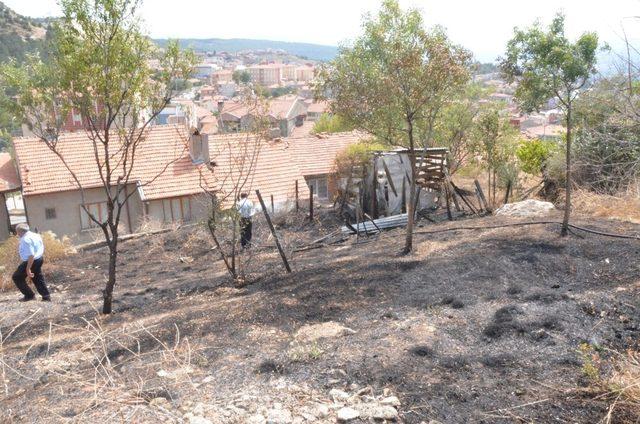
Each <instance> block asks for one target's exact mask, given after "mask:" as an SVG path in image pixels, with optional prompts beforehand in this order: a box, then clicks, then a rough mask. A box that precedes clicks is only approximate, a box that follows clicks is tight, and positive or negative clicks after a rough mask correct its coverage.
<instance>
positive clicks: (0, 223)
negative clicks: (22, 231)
mask: <svg viewBox="0 0 640 424" xmlns="http://www.w3.org/2000/svg"><path fill="white" fill-rule="evenodd" d="M0 200H2V204H1V205H0V241H5V240H6V239H8V238H9V235H11V233H10V232H9V212H8V211H7V201H6V197H5V195H4V193H3V194H1V195H0Z"/></svg>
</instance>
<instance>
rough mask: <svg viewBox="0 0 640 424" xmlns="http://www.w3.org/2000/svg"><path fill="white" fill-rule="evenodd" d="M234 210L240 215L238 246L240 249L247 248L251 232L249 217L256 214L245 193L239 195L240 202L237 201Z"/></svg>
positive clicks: (251, 226)
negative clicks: (240, 246) (239, 245)
mask: <svg viewBox="0 0 640 424" xmlns="http://www.w3.org/2000/svg"><path fill="white" fill-rule="evenodd" d="M236 208H237V209H238V213H239V214H240V244H241V245H242V247H247V246H249V244H250V243H251V236H252V231H253V224H252V222H251V217H252V216H253V215H254V214H255V213H256V212H255V210H254V208H253V202H251V200H249V196H248V195H247V193H242V194H240V200H238V203H237V204H236Z"/></svg>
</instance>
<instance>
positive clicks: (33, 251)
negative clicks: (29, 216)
mask: <svg viewBox="0 0 640 424" xmlns="http://www.w3.org/2000/svg"><path fill="white" fill-rule="evenodd" d="M16 233H17V234H18V237H20V243H19V245H18V254H19V255H20V260H21V261H22V263H21V264H20V265H19V266H18V269H17V270H16V272H14V273H13V282H14V283H15V284H16V287H18V289H19V290H20V291H21V292H22V294H23V295H24V297H23V298H22V299H20V302H28V301H29V300H33V299H35V297H36V295H35V294H34V293H33V290H31V288H30V287H29V285H28V284H27V278H30V279H31V280H32V281H33V284H34V285H35V286H36V289H37V290H38V293H40V296H42V300H43V301H45V302H48V301H50V300H51V296H50V295H49V289H47V285H46V284H45V282H44V276H43V275H42V259H43V258H42V257H43V255H44V243H43V242H42V237H40V234H36V233H33V232H31V231H29V226H28V225H27V224H18V225H17V226H16Z"/></svg>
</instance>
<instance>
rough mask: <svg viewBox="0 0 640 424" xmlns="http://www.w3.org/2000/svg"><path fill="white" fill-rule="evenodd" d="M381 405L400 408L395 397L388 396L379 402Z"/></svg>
mask: <svg viewBox="0 0 640 424" xmlns="http://www.w3.org/2000/svg"><path fill="white" fill-rule="evenodd" d="M380 404H381V405H391V406H400V399H398V398H397V397H396V396H389V397H386V398H384V399H382V400H381V401H380Z"/></svg>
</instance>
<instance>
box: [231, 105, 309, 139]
mask: <svg viewBox="0 0 640 424" xmlns="http://www.w3.org/2000/svg"><path fill="white" fill-rule="evenodd" d="M268 114H269V119H270V120H271V123H272V125H273V127H274V129H275V130H276V133H278V136H280V137H289V136H290V135H291V134H292V132H293V131H294V129H295V128H296V127H300V126H302V124H303V123H304V120H305V118H306V115H307V105H306V103H305V102H304V101H303V100H302V99H300V98H299V97H297V96H282V97H277V98H275V99H272V100H270V101H269V110H268ZM251 123H252V117H251V115H250V113H249V110H248V108H247V106H246V105H244V104H243V103H240V102H233V101H229V102H224V103H223V104H222V109H221V111H220V128H221V130H222V132H226V133H232V132H241V131H247V130H248V129H249V128H251Z"/></svg>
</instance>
